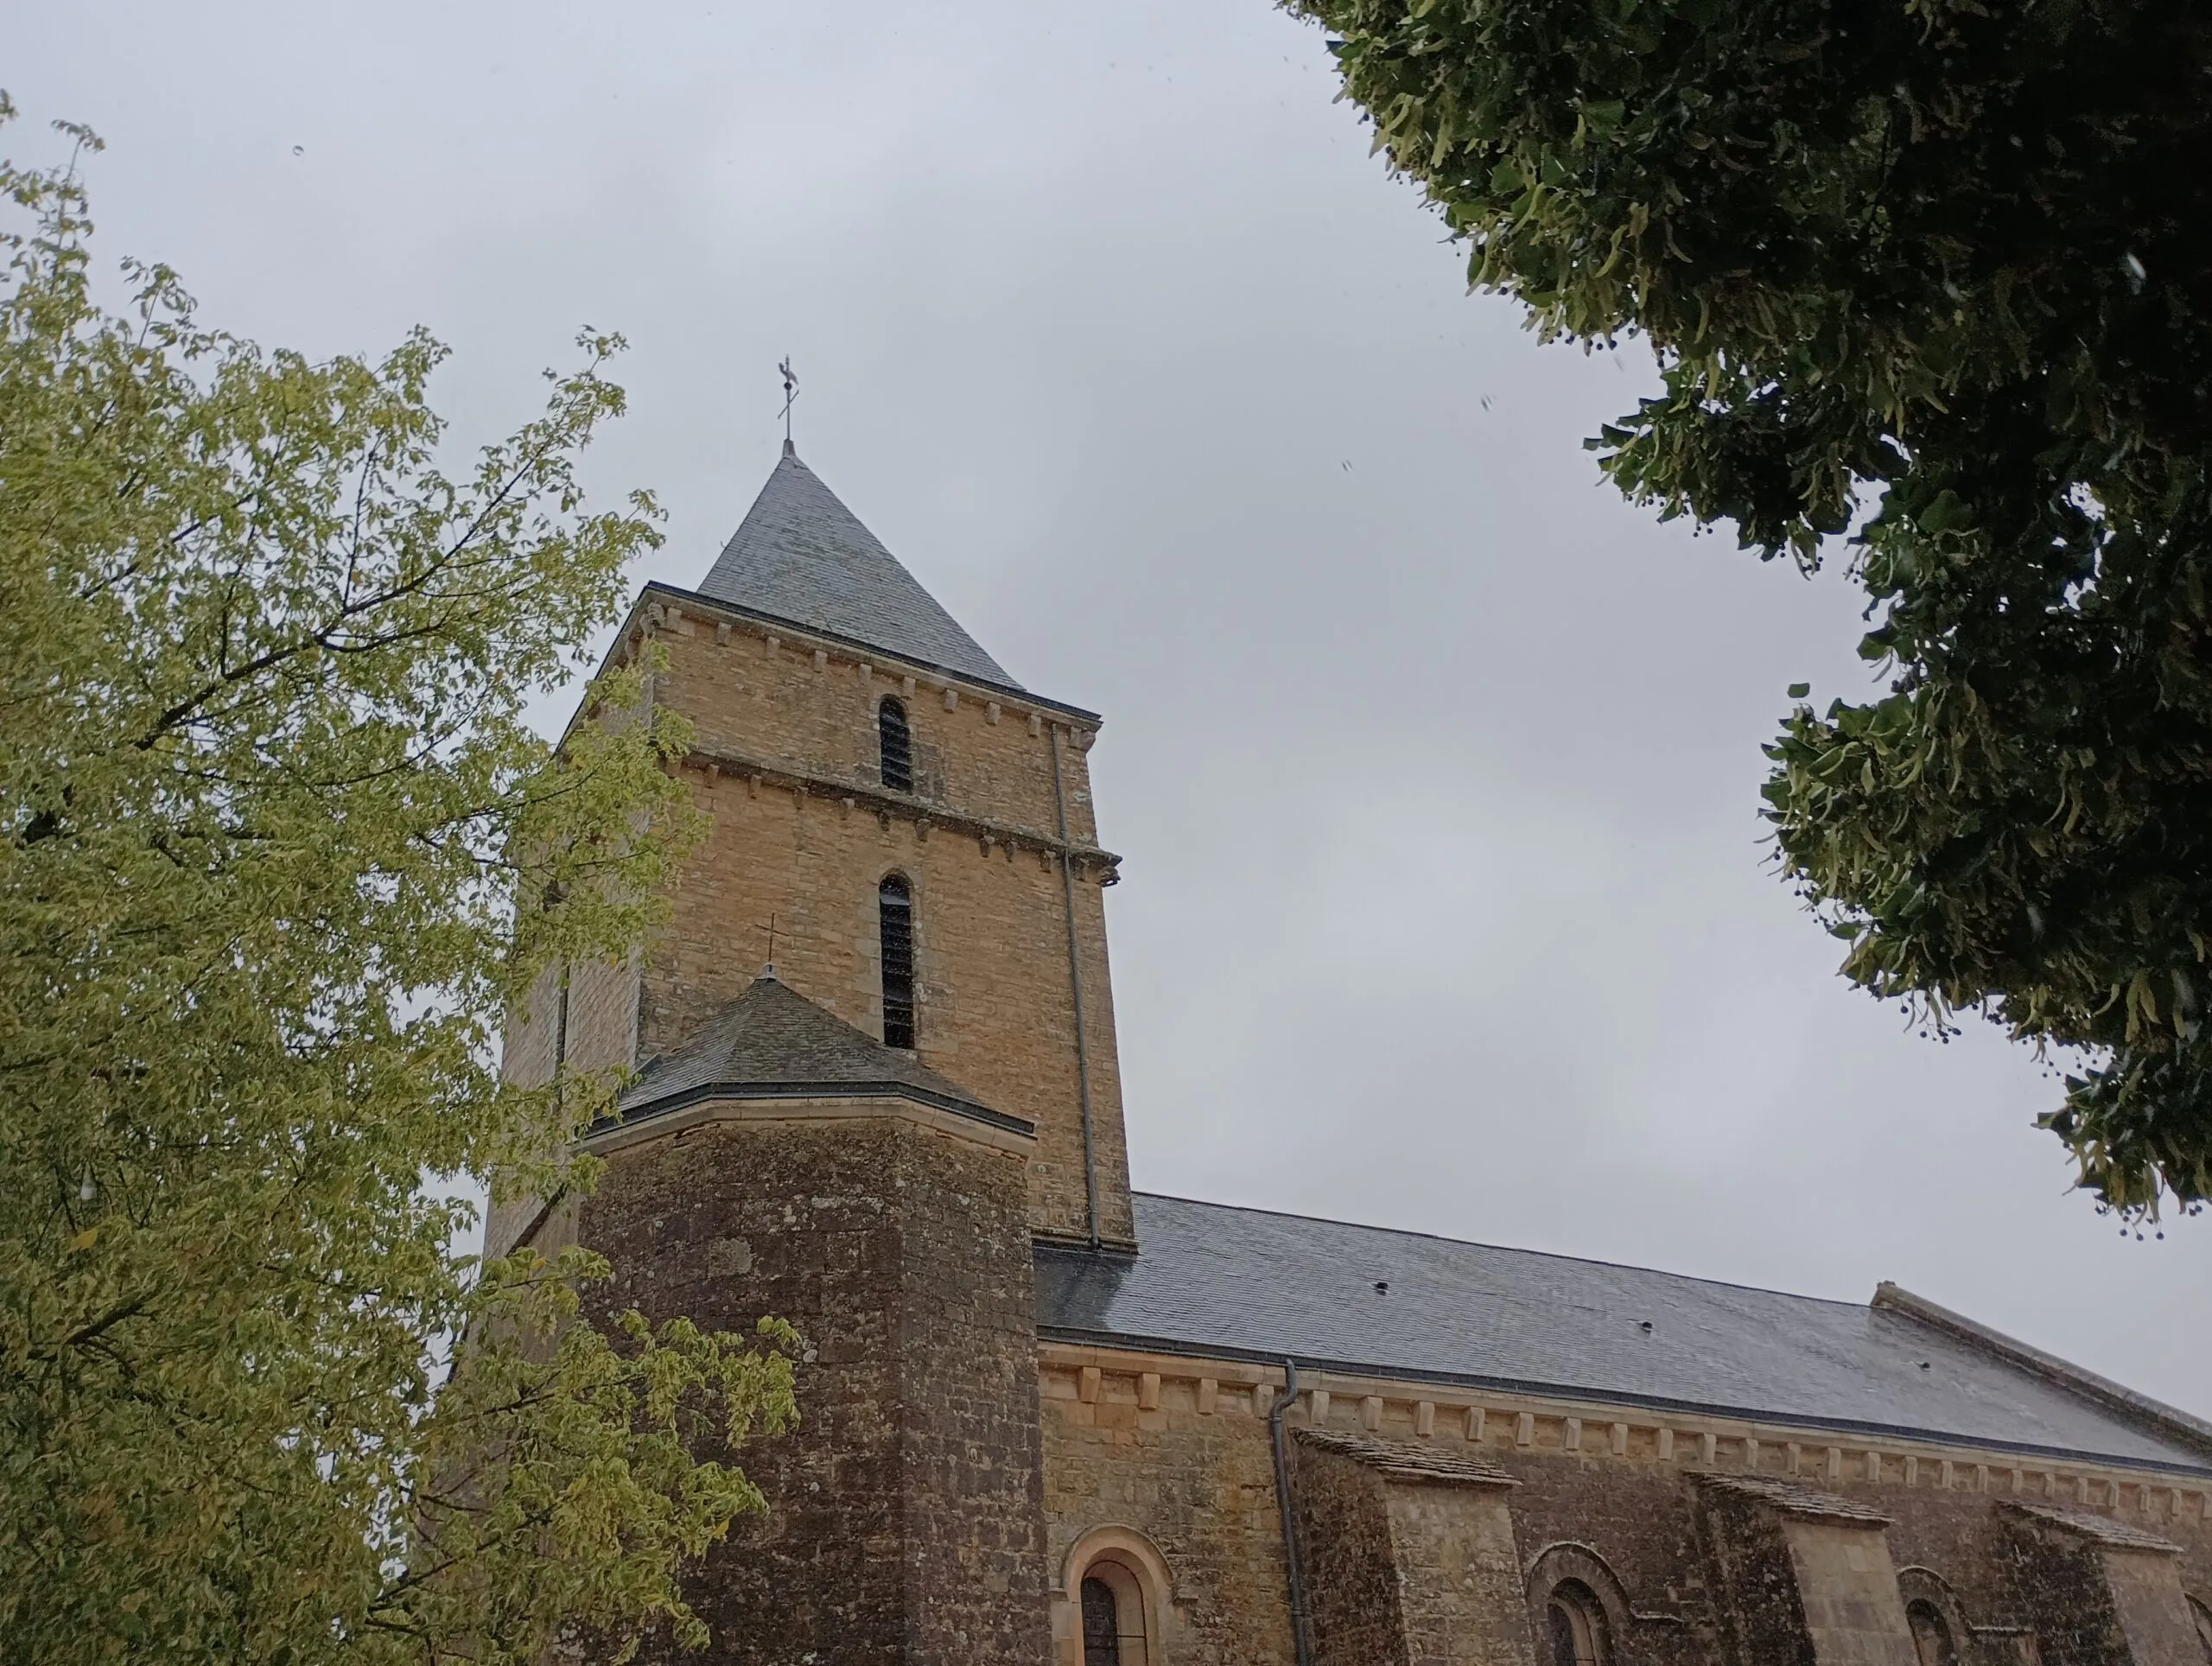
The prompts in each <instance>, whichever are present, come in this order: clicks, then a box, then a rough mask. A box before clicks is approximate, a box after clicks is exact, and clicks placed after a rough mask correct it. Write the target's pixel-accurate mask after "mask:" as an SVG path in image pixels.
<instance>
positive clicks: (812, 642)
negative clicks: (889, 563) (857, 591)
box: [607, 579, 1106, 734]
mask: <svg viewBox="0 0 2212 1666" xmlns="http://www.w3.org/2000/svg"><path fill="white" fill-rule="evenodd" d="M671 605H673V606H674V607H677V608H678V609H680V610H681V611H682V612H683V613H684V614H688V615H690V617H692V618H695V619H707V620H715V621H717V622H720V623H727V624H730V625H741V626H744V627H745V629H746V630H747V633H749V634H751V635H754V636H773V637H777V638H779V639H782V640H784V641H786V642H791V643H793V644H800V643H803V644H804V645H806V646H807V647H809V648H819V649H821V650H823V651H824V652H829V653H830V654H831V655H832V656H833V657H834V658H837V659H840V660H842V661H845V662H846V663H848V664H866V665H896V666H898V667H899V669H900V670H901V671H904V672H906V673H907V674H910V675H912V676H913V677H916V678H917V680H926V681H927V682H928V683H929V684H931V686H932V687H936V688H940V689H965V690H970V691H972V692H973V693H974V694H975V696H976V697H977V698H978V699H981V700H985V701H990V702H995V703H998V704H1001V705H1002V706H1004V707H1005V708H1006V709H1007V710H1009V711H1012V712H1014V713H1015V714H1016V715H1021V716H1027V715H1029V714H1030V713H1031V712H1036V713H1038V714H1039V715H1049V716H1052V717H1054V718H1057V719H1058V720H1060V721H1061V722H1065V723H1069V724H1072V725H1074V726H1076V727H1077V728H1082V729H1084V731H1086V732H1087V733H1090V734H1096V732H1097V730H1098V728H1099V726H1100V725H1101V724H1103V722H1105V721H1106V720H1105V719H1104V718H1103V717H1101V716H1100V715H1098V714H1097V713H1096V712H1095V711H1087V710H1085V709H1084V708H1083V707H1081V706H1071V705H1070V704H1068V703H1066V702H1065V701H1064V700H1052V699H1048V698H1047V697H1046V696H1044V695H1041V694H1033V693H1032V692H1031V691H1030V690H1027V689H1023V688H1016V687H1015V686H1014V684H1010V683H993V682H990V681H988V679H986V678H983V677H974V676H970V675H969V673H968V672H966V671H954V670H952V669H951V668H950V667H949V666H945V665H935V664H931V663H930V662H929V661H927V660H925V659H909V658H906V656H905V655H903V654H899V653H895V652H893V651H892V650H890V649H888V648H885V647H881V646H879V645H876V644H874V643H871V642H862V641H860V640H858V639H855V638H853V637H849V636H840V635H838V634H837V633H836V632H834V631H825V630H823V628H822V627H821V626H818V625H807V624H804V623H802V622H800V621H799V620H793V619H782V618H779V617H778V616H777V615H776V614H764V613H761V612H760V611H758V610H757V609H754V608H752V607H740V606H738V605H737V604H736V603H734V602H729V601H716V600H715V598H714V597H712V596H709V595H700V594H699V593H698V592H697V591H696V590H684V589H679V588H677V587H676V586H675V585H673V584H667V583H664V582H661V581H660V580H658V579H654V580H652V581H650V582H647V583H646V585H645V588H643V589H642V590H640V591H639V593H638V599H637V601H635V602H634V603H633V604H632V606H631V608H630V614H629V616H628V618H627V619H626V620H624V621H623V626H622V629H621V631H620V633H618V634H617V636H616V637H615V639H614V646H613V648H612V649H610V650H609V652H608V660H607V663H609V664H613V663H616V662H617V660H618V659H619V657H620V654H621V652H622V651H623V649H624V647H625V645H626V644H627V643H628V642H629V640H630V639H631V638H632V636H633V635H635V634H636V633H638V632H639V630H640V629H641V628H643V627H645V626H646V625H648V624H650V623H652V622H654V620H653V617H652V616H653V614H654V612H655V610H656V609H660V610H665V609H666V608H668V607H670V606H671Z"/></svg>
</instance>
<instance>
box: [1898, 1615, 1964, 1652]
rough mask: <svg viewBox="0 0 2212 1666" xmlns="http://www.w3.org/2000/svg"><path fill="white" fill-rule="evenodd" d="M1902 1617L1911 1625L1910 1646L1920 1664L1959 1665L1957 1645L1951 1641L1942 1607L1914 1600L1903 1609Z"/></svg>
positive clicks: (1949, 1630) (1949, 1629) (1948, 1626)
mask: <svg viewBox="0 0 2212 1666" xmlns="http://www.w3.org/2000/svg"><path fill="white" fill-rule="evenodd" d="M1904 1617H1905V1622H1906V1624H1908V1625H1910V1626H1911V1627H1912V1648H1913V1652H1914V1653H1915V1654H1916V1655H1917V1656H1919V1657H1920V1666H1959V1647H1958V1644H1956V1643H1955V1642H1953V1641H1952V1638H1951V1628H1950V1625H1949V1624H1948V1622H1947V1621H1946V1620H1945V1619H1944V1618H1943V1611H1942V1609H1940V1608H1938V1607H1936V1605H1935V1604H1934V1603H1932V1602H1926V1601H1922V1602H1916V1603H1914V1604H1913V1605H1912V1606H1910V1607H1909V1608H1907V1609H1906V1610H1905V1611H1904Z"/></svg>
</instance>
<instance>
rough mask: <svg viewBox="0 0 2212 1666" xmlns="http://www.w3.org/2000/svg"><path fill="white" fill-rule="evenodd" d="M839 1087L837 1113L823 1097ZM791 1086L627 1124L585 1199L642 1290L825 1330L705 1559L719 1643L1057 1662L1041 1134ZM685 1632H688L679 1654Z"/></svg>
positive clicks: (818, 1659) (757, 1650)
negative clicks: (666, 1128)
mask: <svg viewBox="0 0 2212 1666" xmlns="http://www.w3.org/2000/svg"><path fill="white" fill-rule="evenodd" d="M817 1112H819V1113H820V1114H819V1116H818V1117H817V1115H816V1114H815V1113H817ZM852 1112H853V1107H852V1106H851V1105H850V1104H843V1105H831V1104H829V1103H824V1104H823V1105H821V1106H814V1105H812V1104H811V1103H810V1102H806V1101H783V1102H778V1103H774V1104H773V1105H772V1106H770V1107H768V1108H767V1109H766V1110H765V1111H763V1112H761V1113H760V1114H758V1115H748V1116H747V1117H745V1118H744V1119H742V1120H716V1119H715V1118H713V1117H711V1116H709V1117H704V1118H702V1120H698V1121H696V1122H694V1123H693V1125H691V1126H690V1127H689V1128H686V1129H683V1130H681V1131H679V1132H677V1133H673V1134H669V1135H651V1133H650V1128H651V1125H650V1124H646V1125H640V1126H639V1128H638V1129H632V1130H624V1131H622V1133H621V1134H620V1135H616V1136H609V1137H611V1138H615V1139H618V1140H619V1139H628V1140H629V1141H630V1143H627V1144H626V1145H618V1146H617V1148H614V1149H612V1150H610V1151H608V1152H607V1154H606V1155H607V1168H606V1173H605V1175H604V1178H603V1180H602V1181H601V1186H600V1187H599V1189H598V1191H597V1192H595V1193H594V1194H593V1195H592V1196H591V1197H590V1198H588V1199H586V1200H585V1202H584V1203H583V1205H582V1209H581V1211H579V1215H580V1218H579V1223H578V1231H579V1236H580V1237H581V1239H582V1243H585V1244H586V1245H587V1246H588V1247H590V1248H593V1249H595V1250H600V1251H601V1253H603V1254H605V1255H606V1256H607V1257H608V1259H609V1261H610V1262H611V1263H612V1265H613V1278H612V1280H611V1281H608V1283H607V1284H606V1285H604V1286H601V1287H597V1288H594V1290H593V1291H592V1292H591V1293H590V1294H591V1299H592V1300H593V1301H594V1304H595V1308H596V1310H597V1311H596V1313H595V1317H599V1318H601V1319H604V1318H605V1317H606V1316H607V1314H609V1313H613V1312H617V1311H620V1309H622V1308H624V1307H631V1306H635V1307H639V1308H640V1309H641V1310H642V1311H644V1312H645V1313H646V1314H647V1315H648V1316H651V1317H655V1318H662V1317H668V1316H672V1315H677V1314H683V1315H688V1316H689V1317H690V1318H692V1319H696V1321H698V1322H699V1323H700V1324H702V1325H704V1326H710V1327H714V1328H717V1329H728V1330H736V1331H743V1330H747V1329H749V1328H750V1327H751V1326H752V1325H753V1322H754V1321H755V1320H757V1319H759V1318H760V1316H762V1315H763V1314H774V1315H778V1316H779V1317H782V1318H785V1319H789V1320H791V1322H792V1323H793V1324H795V1325H796V1326H798V1328H799V1330H800V1331H801V1332H802V1333H803V1334H804V1337H805V1339H806V1345H807V1351H806V1353H805V1355H804V1363H803V1364H801V1366H800V1368H799V1370H798V1400H799V1406H800V1418H801V1422H800V1426H799V1428H798V1430H797V1431H796V1432H795V1433H793V1434H787V1435H785V1436H782V1437H779V1438H777V1439H773V1440H760V1441H756V1442H754V1443H753V1444H752V1445H750V1446H748V1447H747V1448H746V1449H745V1450H744V1451H742V1452H741V1453H738V1454H736V1455H737V1458H738V1460H739V1461H740V1462H741V1464H742V1465H743V1466H744V1467H745V1469H746V1470H747V1473H748V1474H750V1475H751V1476H752V1477H753V1478H754V1480H755V1481H756V1482H758V1483H759V1485H760V1486H761V1488H762V1490H763V1491H764V1492H765V1493H766V1496H767V1498H768V1500H769V1510H768V1513H767V1515H766V1517H755V1518H750V1519H748V1520H747V1521H746V1522H744V1523H741V1524H740V1526H739V1527H738V1528H737V1529H734V1531H733V1533H732V1535H731V1536H730V1539H729V1541H728V1542H727V1543H725V1544H723V1545H721V1546H718V1547H716V1548H715V1549H714V1550H712V1551H710V1552H709V1555H708V1556H707V1558H706V1560H705V1562H704V1564H703V1566H702V1567H700V1568H699V1569H698V1570H697V1571H696V1574H694V1575H693V1576H691V1577H690V1579H689V1580H687V1585H686V1588H687V1590H688V1591H689V1592H690V1593H691V1596H692V1600H693V1601H694V1603H695V1604H696V1606H697V1608H698V1609H699V1612H701V1614H702V1617H703V1618H705V1619H706V1620H707V1622H708V1624H709V1626H710V1627H711V1628H712V1629H713V1631H714V1633H715V1642H714V1644H713V1646H712V1648H711V1650H709V1653H708V1655H706V1656H703V1657H702V1656H690V1655H685V1656H680V1657H681V1658H683V1659H686V1660H690V1659H700V1660H702V1666H721V1663H743V1666H770V1663H778V1666H783V1663H798V1662H812V1663H815V1666H863V1663H866V1666H879V1663H881V1662H884V1661H887V1660H917V1661H948V1662H950V1661H956V1660H957V1661H960V1662H963V1663H967V1662H976V1663H985V1666H1017V1663H1019V1666H1035V1663H1037V1662H1039V1661H1040V1660H1042V1659H1043V1658H1044V1656H1045V1654H1046V1650H1047V1648H1048V1647H1049V1637H1048V1634H1047V1631H1046V1625H1047V1618H1046V1606H1045V1567H1044V1560H1043V1551H1044V1545H1043V1542H1042V1531H1041V1517H1042V1499H1041V1474H1040V1468H1039V1434H1038V1421H1037V1397H1036V1396H1037V1383H1036V1375H1035V1353H1034V1349H1035V1342H1034V1330H1033V1324H1034V1319H1033V1314H1034V1301H1035V1295H1034V1291H1033V1285H1032V1281H1031V1270H1030V1269H1031V1260H1030V1237H1029V1230H1028V1224H1027V1211H1026V1192H1025V1187H1024V1184H1023V1167H1024V1153H1023V1152H1022V1151H1021V1150H1020V1148H1018V1146H1014V1145H1010V1144H1009V1143H1008V1141H1006V1140H1004V1139H1001V1140H998V1141H995V1142H993V1141H982V1142H979V1141H969V1140H966V1139H963V1138H960V1137H957V1136H955V1135H950V1134H947V1133H945V1132H943V1131H941V1130H939V1129H936V1128H934V1127H931V1126H927V1125H925V1122H926V1119H924V1120H922V1121H917V1120H914V1119H910V1118H908V1117H907V1116H906V1115H904V1114H903V1113H901V1112H899V1111H898V1110H895V1109H893V1108H887V1109H886V1110H885V1112H884V1114H882V1115H880V1116H855V1115H854V1114H852ZM672 1657H674V1656H672Z"/></svg>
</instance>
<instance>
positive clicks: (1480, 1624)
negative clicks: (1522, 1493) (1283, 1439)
mask: <svg viewBox="0 0 2212 1666" xmlns="http://www.w3.org/2000/svg"><path fill="white" fill-rule="evenodd" d="M1292 1449H1293V1451H1294V1454H1295V1461H1294V1481H1293V1485H1294V1490H1295V1491H1296V1494H1297V1507H1298V1516H1299V1521H1300V1544H1301V1546H1302V1547H1304V1555H1305V1563H1304V1567H1305V1571H1306V1587H1307V1590H1308V1591H1309V1593H1311V1594H1310V1595H1309V1597H1308V1606H1309V1608H1310V1611H1311V1612H1312V1615H1313V1652H1314V1660H1315V1663H1316V1666H1384V1663H1389V1666H1535V1658H1536V1657H1535V1650H1534V1647H1533V1644H1532V1642H1531V1639H1530V1636H1529V1623H1528V1616H1527V1614H1526V1613H1525V1612H1524V1606H1525V1605H1524V1602H1523V1593H1522V1570H1521V1560H1520V1556H1519V1554H1518V1551H1517V1548H1516V1544H1515V1541H1514V1532H1513V1516H1512V1511H1511V1509H1510V1504H1509V1498H1508V1495H1509V1494H1510V1492H1511V1491H1512V1489H1513V1485H1514V1484H1513V1483H1512V1482H1511V1481H1510V1480H1507V1479H1505V1478H1503V1476H1502V1475H1500V1474H1499V1473H1498V1472H1497V1471H1495V1470H1493V1469H1491V1467H1490V1466H1488V1465H1486V1464H1482V1463H1480V1462H1478V1461H1476V1460H1473V1459H1470V1458H1468V1457H1467V1456H1466V1455H1465V1454H1464V1453H1462V1454H1452V1453H1444V1452H1442V1451H1440V1450H1439V1449H1437V1448H1436V1447H1434V1446H1433V1444H1416V1443H1413V1442H1408V1441H1390V1440H1377V1439H1376V1438H1375V1437H1374V1436H1372V1435H1366V1434H1351V1433H1350V1432H1349V1431H1341V1430H1335V1429H1301V1430H1300V1431H1299V1432H1298V1434H1296V1436H1295V1437H1294V1440H1293V1443H1292Z"/></svg>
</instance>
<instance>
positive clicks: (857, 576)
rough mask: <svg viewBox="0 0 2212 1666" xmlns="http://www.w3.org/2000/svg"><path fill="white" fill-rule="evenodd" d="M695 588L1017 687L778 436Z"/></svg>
mask: <svg viewBox="0 0 2212 1666" xmlns="http://www.w3.org/2000/svg"><path fill="white" fill-rule="evenodd" d="M699 594H700V595H702V596H706V597H709V598H710V599H712V600H714V601H724V602H728V603H729V604H730V605H731V606H733V607H742V608H744V609H746V610H747V612H750V613H755V614H766V615H767V616H769V617H770V618H772V619H781V620H789V621H790V622H791V623H792V624H794V625H801V626H812V627H813V628H815V629H816V630H819V631H826V632H828V633H830V634H831V635H834V636H839V637H843V638H845V639H848V640H849V641H853V642H857V643H861V644H863V645H867V646H870V647H877V648H882V649H885V650H887V652H891V653H893V654H896V655H898V656H899V658H903V659H909V660H912V661H914V662H916V663H917V664H923V665H931V666H935V667H938V669H940V670H944V671H954V672H957V673H958V674H959V675H961V676H963V677H973V678H976V680H978V681H981V682H984V683H993V684H998V685H999V686H1000V687H1001V688H1007V689H1014V690H1020V687H1021V684H1019V683H1017V682H1015V681H1014V679H1013V678H1012V677H1008V676H1007V674H1006V671H1004V670H1003V669H1002V668H1001V666H1000V664H999V663H998V661H997V660H995V659H994V658H991V657H990V655H988V653H985V652H983V650H982V646H981V645H979V644H978V643H977V642H976V639H975V638H974V637H972V636H970V635H969V634H968V633H967V632H966V631H964V630H963V629H962V628H961V627H960V624H959V622H958V621H957V620H955V619H954V618H953V617H952V615H951V614H949V613H947V612H945V610H944V608H943V607H940V606H939V605H938V600H937V598H936V597H935V596H932V595H931V594H930V593H929V592H928V591H927V590H925V589H924V588H922V587H921V584H920V582H918V580H917V579H916V578H915V577H914V575H912V573H910V572H908V571H907V570H906V568H904V567H903V566H901V565H900V564H899V559H898V557H897V556H893V554H892V553H891V552H890V550H887V549H885V548H884V547H883V544H882V541H881V540H880V539H879V538H878V537H876V536H875V534H874V533H873V532H871V531H868V528H867V527H865V526H863V525H861V522H860V518H859V517H858V516H857V515H855V514H854V513H853V512H852V511H851V510H849V509H848V508H846V507H845V506H844V505H843V504H842V503H841V502H839V501H838V499H837V495H836V493H834V492H832V491H830V489H829V487H828V486H824V485H823V483H822V481H821V479H820V477H818V476H817V474H815V472H814V471H813V470H812V469H810V468H809V467H807V466H806V465H805V464H804V463H803V462H801V461H799V458H798V452H796V451H794V450H792V449H791V442H789V441H788V440H787V441H785V442H784V455H783V457H782V459H781V460H780V461H779V462H778V463H777V464H776V467H775V469H774V471H773V472H772V474H770V475H769V476H768V482H767V484H766V485H765V486H762V487H761V488H760V496H759V497H758V498H756V499H753V507H752V508H751V509H749V510H747V512H746V515H745V518H744V519H743V520H742V521H741V522H740V523H739V524H738V528H737V531H735V532H734V533H732V534H731V535H730V540H729V542H728V544H725V545H723V546H722V552H721V556H719V557H718V558H717V559H716V560H715V564H714V566H713V567H712V568H710V569H708V573H707V576H706V577H705V579H703V580H702V582H700V585H699Z"/></svg>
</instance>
